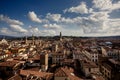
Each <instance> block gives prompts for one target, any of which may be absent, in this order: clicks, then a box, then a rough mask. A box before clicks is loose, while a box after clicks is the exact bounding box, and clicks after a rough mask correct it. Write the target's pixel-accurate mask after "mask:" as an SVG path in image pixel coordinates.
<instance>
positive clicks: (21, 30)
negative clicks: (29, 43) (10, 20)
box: [10, 24, 27, 33]
mask: <svg viewBox="0 0 120 80" xmlns="http://www.w3.org/2000/svg"><path fill="white" fill-rule="evenodd" d="M10 28H11V29H12V30H13V31H15V32H20V33H26V32H27V30H26V29H24V28H22V27H21V26H19V25H13V24H11V25H10Z"/></svg>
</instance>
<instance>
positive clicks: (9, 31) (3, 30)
mask: <svg viewBox="0 0 120 80" xmlns="http://www.w3.org/2000/svg"><path fill="white" fill-rule="evenodd" d="M0 33H1V34H3V35H16V34H17V32H14V31H11V30H10V29H8V28H5V27H3V28H0Z"/></svg>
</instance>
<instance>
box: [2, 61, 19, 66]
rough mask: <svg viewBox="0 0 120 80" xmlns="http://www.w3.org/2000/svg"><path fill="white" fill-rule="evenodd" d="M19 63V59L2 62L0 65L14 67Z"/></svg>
mask: <svg viewBox="0 0 120 80" xmlns="http://www.w3.org/2000/svg"><path fill="white" fill-rule="evenodd" d="M17 63H19V62H18V61H6V62H1V63H0V66H4V67H6V66H7V67H14V66H15V65H16V64H17Z"/></svg>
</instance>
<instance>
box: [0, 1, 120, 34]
mask: <svg viewBox="0 0 120 80" xmlns="http://www.w3.org/2000/svg"><path fill="white" fill-rule="evenodd" d="M0 5H1V6H0V34H2V35H10V36H31V34H34V35H35V36H56V35H59V33H60V32H62V35H63V36H118V35H120V25H119V23H120V16H119V13H120V1H119V0H114V1H113V0H64V2H63V1H61V0H57V1H55V0H52V1H49V0H36V1H34V0H29V1H27V0H20V1H18V0H13V2H12V1H10V0H1V1H0Z"/></svg>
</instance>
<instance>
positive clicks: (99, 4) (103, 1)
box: [93, 0, 120, 11]
mask: <svg viewBox="0 0 120 80" xmlns="http://www.w3.org/2000/svg"><path fill="white" fill-rule="evenodd" d="M93 3H94V6H93V8H97V9H99V10H109V11H112V10H115V9H120V1H117V2H115V3H113V0H93Z"/></svg>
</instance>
